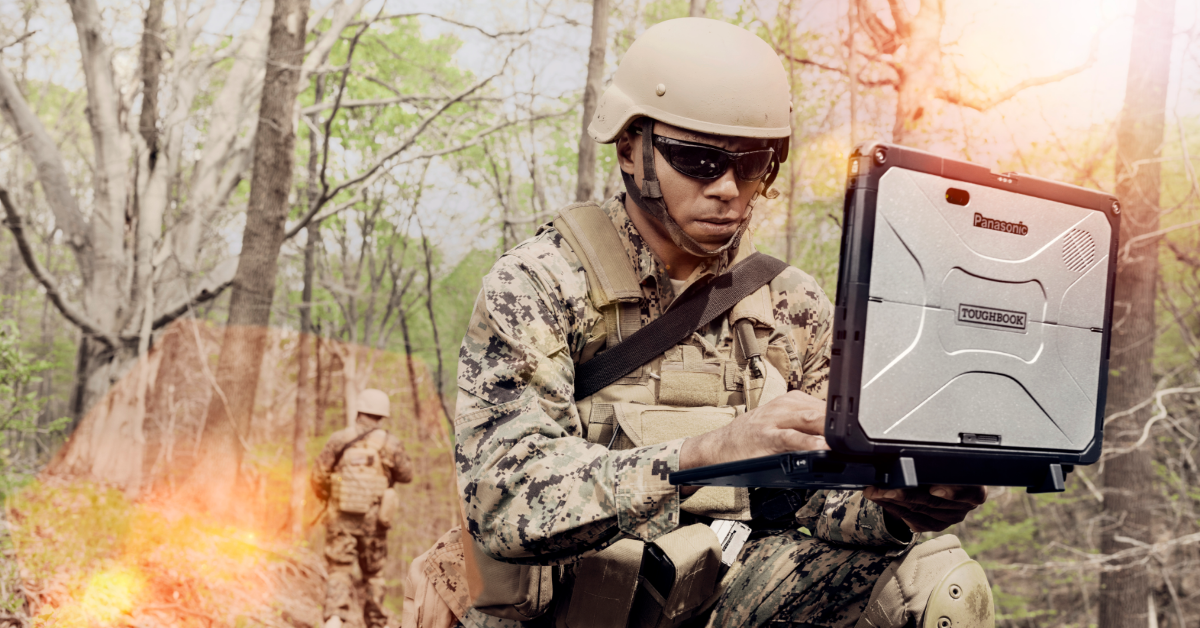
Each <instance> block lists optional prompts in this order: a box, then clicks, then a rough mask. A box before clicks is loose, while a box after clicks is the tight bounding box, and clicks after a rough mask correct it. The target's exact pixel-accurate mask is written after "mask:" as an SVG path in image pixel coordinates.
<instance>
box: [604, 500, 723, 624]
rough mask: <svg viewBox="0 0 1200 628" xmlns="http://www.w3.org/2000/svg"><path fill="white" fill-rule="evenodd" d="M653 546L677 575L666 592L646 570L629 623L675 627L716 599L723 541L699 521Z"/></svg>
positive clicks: (674, 532)
mask: <svg viewBox="0 0 1200 628" xmlns="http://www.w3.org/2000/svg"><path fill="white" fill-rule="evenodd" d="M654 545H656V546H657V547H658V549H659V550H661V553H662V554H665V555H666V558H667V559H668V561H667V562H668V564H669V565H670V566H673V567H674V575H675V578H674V581H673V582H672V583H671V587H670V590H669V591H667V592H665V595H664V592H663V591H660V590H659V589H658V588H657V587H655V586H654V585H653V584H651V579H650V578H647V574H646V573H645V572H646V571H647V570H646V569H643V573H642V574H641V576H640V577H639V578H638V583H639V586H638V591H637V596H636V597H635V599H634V602H633V611H632V613H631V615H632V619H631V621H630V622H629V625H630V626H631V627H634V628H673V627H674V626H678V625H679V624H681V623H683V622H684V621H687V620H688V619H690V618H692V617H695V616H696V615H697V614H699V613H701V612H704V611H706V610H708V607H709V606H711V605H712V604H713V603H715V602H716V600H717V596H716V595H713V594H714V593H715V592H716V591H717V584H718V580H719V579H720V575H721V544H720V541H719V540H718V539H717V534H716V532H713V529H712V528H711V527H709V526H708V525H707V524H703V523H697V524H693V525H690V526H686V527H683V528H679V529H677V530H675V531H673V532H671V533H669V534H665V535H663V536H661V537H659V538H658V539H656V540H655V541H654ZM613 625H618V624H613Z"/></svg>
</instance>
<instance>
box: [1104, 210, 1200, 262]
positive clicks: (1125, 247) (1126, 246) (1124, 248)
mask: <svg viewBox="0 0 1200 628" xmlns="http://www.w3.org/2000/svg"><path fill="white" fill-rule="evenodd" d="M1198 225H1200V219H1197V220H1192V221H1190V222H1185V223H1182V224H1178V225H1174V226H1171V227H1163V228H1162V229H1159V230H1157V231H1151V232H1150V233H1143V234H1142V235H1139V236H1135V237H1132V238H1129V240H1128V241H1127V242H1122V243H1121V259H1122V260H1126V259H1129V255H1130V253H1129V251H1130V249H1132V248H1133V245H1134V244H1137V243H1138V242H1141V241H1143V240H1151V239H1157V238H1158V237H1160V236H1163V235H1166V234H1168V233H1171V232H1172V231H1179V230H1180V229H1187V228H1188V227H1195V226H1198Z"/></svg>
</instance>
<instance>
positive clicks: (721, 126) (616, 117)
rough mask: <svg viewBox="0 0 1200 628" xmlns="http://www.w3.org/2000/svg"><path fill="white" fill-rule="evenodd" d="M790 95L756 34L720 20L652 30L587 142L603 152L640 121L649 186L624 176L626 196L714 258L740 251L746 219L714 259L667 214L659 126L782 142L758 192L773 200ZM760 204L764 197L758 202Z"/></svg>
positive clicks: (627, 62)
mask: <svg viewBox="0 0 1200 628" xmlns="http://www.w3.org/2000/svg"><path fill="white" fill-rule="evenodd" d="M791 114H792V105H791V87H790V86H789V84H788V76H787V72H786V71H785V70H784V69H783V63H781V62H780V61H779V55H778V54H776V53H775V50H774V49H772V48H771V46H770V45H768V44H767V43H766V42H765V41H763V40H761V39H759V38H758V37H757V36H756V35H754V34H753V33H751V32H749V31H747V30H745V29H743V28H739V27H737V26H734V25H733V24H728V23H726V22H721V21H719V20H710V19H705V18H693V17H685V18H679V19H675V20H667V21H665V22H661V23H659V24H656V25H654V26H652V27H650V28H649V29H647V30H646V32H645V33H643V34H642V36H641V37H639V38H638V39H637V40H636V41H634V42H633V45H631V46H630V47H629V50H628V51H627V52H626V53H625V57H624V58H623V59H621V64H620V66H619V67H618V68H617V72H616V74H614V75H613V80H612V84H611V85H610V86H609V87H608V89H606V90H605V91H604V95H603V96H601V98H600V103H599V105H597V107H596V114H595V116H594V117H593V118H592V122H591V124H589V125H588V134H589V135H591V136H592V139H594V140H596V141H597V142H600V143H602V144H609V143H612V142H614V141H616V140H617V138H618V137H620V135H621V133H622V132H623V131H625V129H626V128H628V127H629V126H630V124H631V123H634V121H635V120H637V119H638V118H644V119H645V120H643V121H641V122H640V123H638V126H639V128H640V129H641V135H642V137H643V141H642V151H643V158H642V170H643V177H642V178H643V184H642V186H641V187H640V188H639V186H638V185H637V183H636V179H635V178H634V177H633V176H632V175H630V174H629V173H626V172H622V176H623V178H624V179H625V189H626V191H627V192H628V193H629V195H630V197H632V199H633V201H634V202H635V203H636V204H637V205H638V207H640V208H642V210H643V211H645V212H646V213H648V214H650V215H651V216H653V217H654V218H656V219H657V220H658V221H659V222H661V223H663V225H664V226H665V227H666V228H667V233H668V234H669V235H670V236H671V239H672V240H673V241H674V242H675V244H676V245H678V246H679V247H680V248H682V249H684V250H685V251H688V252H689V253H691V254H693V255H697V256H700V257H713V256H716V255H719V254H721V253H722V252H724V251H725V250H727V249H730V248H733V247H736V246H737V243H738V241H739V240H740V239H741V235H742V233H743V232H744V231H745V229H746V226H747V225H748V224H749V222H750V215H749V212H747V215H746V219H745V220H744V221H743V223H742V226H741V228H740V229H738V231H737V233H735V234H734V236H733V237H732V238H730V239H729V241H728V242H726V243H725V245H724V246H722V247H720V248H718V249H716V250H713V251H710V250H707V249H705V248H704V247H702V246H701V245H700V243H698V242H696V241H695V240H694V239H692V237H691V236H689V235H687V234H686V233H684V232H683V229H682V228H680V227H679V225H678V224H676V223H675V221H674V220H673V219H672V218H671V216H670V214H669V213H668V212H667V207H666V203H664V202H663V199H662V193H661V191H660V190H659V185H658V176H657V175H656V173H655V169H654V159H653V157H654V153H653V150H654V149H653V141H652V140H653V137H654V121H655V120H657V121H660V122H665V123H667V124H671V125H673V126H677V127H679V128H682V129H687V130H689V131H696V132H699V133H710V134H714V135H728V136H734V137H753V138H767V139H776V140H778V141H776V142H773V143H772V148H774V149H775V153H776V160H775V161H774V163H772V164H771V168H770V169H769V170H768V171H767V175H766V177H764V179H763V181H762V185H761V186H760V187H759V191H760V192H766V191H767V190H769V188H770V187H771V183H773V182H774V181H775V177H776V175H777V174H778V173H779V164H780V163H781V162H783V161H786V160H787V153H788V139H787V138H788V137H789V136H790V134H791V117H792V116H791ZM755 198H757V196H756V197H755Z"/></svg>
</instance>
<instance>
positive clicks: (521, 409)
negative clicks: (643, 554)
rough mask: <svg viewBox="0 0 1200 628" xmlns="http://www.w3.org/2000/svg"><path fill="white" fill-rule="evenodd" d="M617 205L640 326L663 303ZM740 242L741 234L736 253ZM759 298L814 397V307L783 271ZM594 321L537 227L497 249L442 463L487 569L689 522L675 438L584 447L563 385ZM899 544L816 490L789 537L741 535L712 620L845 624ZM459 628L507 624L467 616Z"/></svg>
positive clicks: (582, 291) (791, 376)
mask: <svg viewBox="0 0 1200 628" xmlns="http://www.w3.org/2000/svg"><path fill="white" fill-rule="evenodd" d="M623 198H624V196H623V195H619V196H617V197H614V198H613V199H610V200H609V201H607V202H606V203H605V204H604V207H603V208H604V211H605V212H606V213H607V214H608V216H609V217H610V218H611V219H612V221H613V224H614V225H615V226H616V227H617V231H618V233H619V236H620V239H621V241H622V244H623V245H624V247H625V252H626V253H627V254H628V256H629V259H630V261H631V263H632V264H633V267H634V268H635V269H636V273H637V275H638V277H639V278H640V280H641V286H642V296H643V299H642V300H641V303H640V305H641V317H642V323H643V326H644V325H645V324H646V323H648V322H649V321H651V320H654V319H656V318H658V317H659V316H661V315H662V314H663V312H664V310H665V309H666V307H667V306H668V305H669V304H670V303H671V301H672V300H673V299H674V298H675V293H674V290H673V288H672V285H671V282H670V281H669V276H668V274H667V269H666V268H665V266H664V265H663V264H662V263H661V262H660V261H659V260H658V259H657V258H656V257H655V256H654V254H653V253H652V252H651V250H650V248H649V247H648V246H647V245H646V243H645V242H644V241H643V240H642V238H641V236H640V235H639V234H638V232H637V230H636V229H635V227H634V225H633V223H632V222H631V221H630V219H629V217H628V214H627V213H626V212H625V208H624V204H623ZM749 246H751V245H750V244H749V239H748V238H743V240H742V248H743V249H746V247H749ZM735 257H736V258H738V259H740V257H739V256H738V255H737V253H733V254H730V253H726V254H724V255H722V256H719V257H716V258H713V259H711V260H707V261H705V263H704V264H702V265H701V266H700V267H699V268H697V269H696V271H695V272H694V273H693V274H692V275H691V277H689V278H688V280H687V282H686V284H685V287H684V290H685V291H686V290H687V288H688V287H690V286H691V285H692V284H693V283H696V282H698V281H702V280H704V279H705V278H708V277H711V276H714V275H716V274H719V273H722V272H724V271H725V270H726V269H727V267H728V266H729V265H730V263H731V260H732V259H734V258H735ZM770 292H771V298H772V303H773V304H774V307H773V314H774V321H772V322H771V324H773V326H774V331H773V332H772V333H771V334H770V336H769V339H768V343H769V345H768V346H781V347H782V348H783V349H784V350H785V351H786V354H787V356H788V360H789V362H790V368H789V369H788V373H787V380H788V388H789V389H791V390H802V391H804V392H806V393H808V394H811V395H814V396H816V397H819V398H824V396H825V391H826V384H827V380H828V374H829V351H830V336H831V335H832V327H833V321H832V309H833V308H832V306H831V304H830V303H829V300H828V299H827V298H826V297H825V295H824V293H823V292H822V291H821V289H820V287H819V286H817V284H816V282H815V281H814V280H813V279H812V278H811V277H809V276H808V275H807V274H805V273H803V272H801V271H799V270H797V269H795V268H788V269H786V270H785V271H784V272H783V273H782V274H780V275H779V276H778V277H776V278H775V279H774V280H773V281H772V282H771V283H770ZM602 319H603V316H602V314H601V313H600V312H599V311H598V310H597V309H596V308H595V307H593V305H592V303H591V301H590V300H589V298H588V283H587V278H586V276H585V274H584V270H583V266H582V265H581V263H580V262H579V260H578V258H577V256H576V255H575V254H574V253H573V252H572V251H571V250H570V247H569V245H568V244H567V243H566V242H565V240H564V239H563V237H562V236H561V235H560V234H559V233H558V232H557V231H556V230H555V229H554V228H553V227H546V228H543V230H542V231H541V232H540V233H539V234H538V235H537V236H535V237H534V238H531V239H529V240H527V241H525V242H523V243H521V244H520V245H519V246H517V247H516V248H514V249H513V250H511V251H509V252H508V253H506V254H505V255H504V256H503V257H501V258H500V260H499V261H497V262H496V264H495V266H494V267H493V268H492V271H491V272H490V273H489V274H488V275H487V277H486V278H485V279H484V281H483V289H482V291H481V292H480V295H479V298H478V300H477V302H476V304H475V312H474V315H473V317H472V319H471V322H470V325H469V326H468V330H467V334H466V338H465V339H464V340H463V345H462V349H461V351H460V353H459V375H458V385H459V397H458V399H459V401H458V408H457V419H456V421H455V434H456V440H457V444H456V452H455V453H456V465H457V472H458V482H459V489H460V491H461V493H462V495H463V497H464V506H465V509H466V517H467V522H468V526H469V529H470V532H471V535H472V536H473V537H474V538H475V539H476V540H478V541H479V542H480V543H481V544H482V545H483V547H484V549H485V550H486V551H487V552H488V553H489V554H491V555H492V556H494V557H496V558H498V559H501V560H506V561H509V562H518V563H520V562H524V563H537V564H561V565H569V564H570V563H573V562H576V561H578V560H579V559H581V558H583V557H585V556H587V555H589V554H591V553H594V552H596V551H598V550H600V549H603V548H604V547H606V546H608V545H611V544H612V543H613V542H615V541H616V540H617V539H619V538H635V539H640V540H643V541H652V540H654V539H655V538H657V537H659V536H661V535H663V534H665V533H667V532H670V531H672V530H674V529H676V528H677V527H678V526H680V524H681V517H682V523H693V522H695V518H694V516H693V515H690V514H689V513H687V512H683V511H681V510H680V501H681V500H680V494H679V489H678V487H675V486H672V485H671V484H670V483H669V482H668V481H667V474H668V473H669V472H671V471H675V470H677V469H678V468H679V450H680V447H681V446H682V444H683V440H684V439H677V440H673V441H670V442H666V443H662V444H658V445H652V446H647V447H640V448H634V449H627V450H622V451H610V450H609V449H607V448H606V447H605V446H603V445H597V444H592V443H589V442H588V441H587V440H586V439H585V434H584V433H583V432H582V429H583V428H582V423H581V420H580V416H579V413H578V410H577V408H576V405H575V403H574V401H573V389H574V388H573V377H574V371H575V364H576V363H577V362H579V361H580V358H581V355H582V354H583V352H584V350H585V346H587V345H588V342H589V340H594V337H593V336H592V333H593V328H595V327H596V326H597V325H598V324H599V323H600V322H601V321H602ZM698 333H699V335H700V336H701V337H702V339H703V341H705V342H707V343H710V344H711V345H712V346H715V347H723V346H729V343H732V342H733V336H734V332H733V330H731V328H730V325H729V322H728V320H726V319H725V318H718V319H717V320H716V321H714V322H713V323H712V324H710V325H709V326H708V327H707V328H706V329H703V330H700V331H699V332H698ZM801 527H803V528H806V529H807V530H808V531H810V532H811V536H810V535H809V534H805V533H803V532H801V531H800V530H799V528H801ZM905 532H907V530H905ZM903 536H904V538H897V537H895V536H893V535H892V534H891V533H890V532H889V530H888V527H887V525H885V521H884V515H883V511H882V509H881V508H880V507H879V506H878V505H876V504H874V503H873V502H870V501H867V500H865V499H863V497H862V494H861V493H860V492H844V491H817V492H815V493H813V494H812V495H811V496H810V498H809V500H808V502H807V503H806V504H805V505H804V506H803V507H802V508H801V509H800V511H799V512H798V513H797V517H796V521H795V523H794V527H792V528H791V529H786V530H776V531H772V532H761V531H760V532H756V533H755V535H753V536H752V537H751V541H750V542H749V543H748V544H747V545H746V547H745V549H744V550H743V552H742V554H741V557H740V560H741V563H742V565H743V566H744V568H743V569H741V571H740V572H739V573H738V574H737V575H736V576H735V577H733V578H732V579H729V580H730V582H729V586H728V588H727V590H726V593H725V595H724V596H723V597H722V599H721V600H720V601H719V602H718V603H717V605H716V607H715V609H714V610H713V612H712V624H713V625H716V626H732V625H756V626H761V625H767V624H769V623H771V622H783V623H784V624H785V625H786V624H788V623H789V622H790V623H795V624H814V625H820V626H845V625H853V623H854V621H855V620H856V619H857V617H858V615H859V614H860V612H861V610H862V608H863V607H864V606H865V604H866V601H867V599H868V597H869V596H870V593H871V588H872V585H873V584H874V581H875V579H876V578H877V577H878V575H879V574H880V573H882V572H883V570H884V569H886V568H887V566H888V565H889V564H890V563H891V562H892V561H893V560H894V558H895V557H896V556H899V555H900V554H902V553H903V552H904V551H905V550H906V549H907V548H908V547H909V546H910V544H911V543H912V541H913V537H914V535H912V534H911V533H907V534H904V535H903ZM566 569H567V570H568V571H569V569H570V567H567V568H566ZM462 621H463V623H464V624H466V625H488V626H500V625H515V623H514V622H509V621H508V620H501V619H496V618H489V617H487V616H484V615H482V614H479V613H477V612H470V613H468V615H467V617H465V618H463V620H462Z"/></svg>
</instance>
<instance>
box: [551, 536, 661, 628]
mask: <svg viewBox="0 0 1200 628" xmlns="http://www.w3.org/2000/svg"><path fill="white" fill-rule="evenodd" d="M645 545H646V544H645V543H643V542H641V541H637V540H634V539H621V540H620V541H617V542H616V543H614V544H612V545H610V546H608V547H607V548H605V549H604V550H602V551H600V552H599V553H597V554H594V555H592V556H589V557H587V558H585V559H583V560H582V561H580V563H579V566H578V567H576V569H575V583H574V585H573V586H572V587H571V599H570V604H569V605H568V609H567V612H566V619H565V624H564V623H562V622H560V625H565V626H566V628H609V627H611V626H625V625H627V624H628V623H629V611H630V609H631V608H632V607H633V598H634V594H635V593H637V587H638V572H639V570H640V569H641V566H642V552H643V549H644V548H645Z"/></svg>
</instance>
